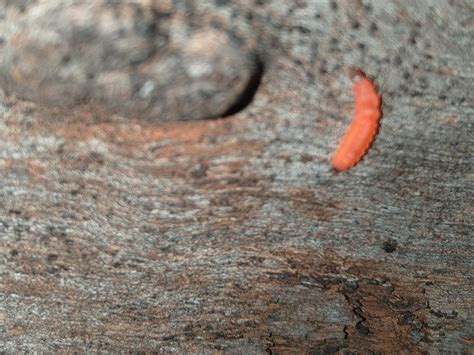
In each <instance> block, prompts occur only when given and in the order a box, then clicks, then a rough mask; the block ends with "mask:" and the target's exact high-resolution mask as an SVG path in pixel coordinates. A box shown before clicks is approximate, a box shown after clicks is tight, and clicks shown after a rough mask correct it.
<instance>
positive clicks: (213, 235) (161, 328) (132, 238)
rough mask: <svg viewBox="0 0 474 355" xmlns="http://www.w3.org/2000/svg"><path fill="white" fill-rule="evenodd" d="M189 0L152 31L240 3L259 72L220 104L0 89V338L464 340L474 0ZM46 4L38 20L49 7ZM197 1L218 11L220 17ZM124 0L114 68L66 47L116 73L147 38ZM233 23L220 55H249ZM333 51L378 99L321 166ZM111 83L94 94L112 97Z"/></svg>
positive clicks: (205, 32)
mask: <svg viewBox="0 0 474 355" xmlns="http://www.w3.org/2000/svg"><path fill="white" fill-rule="evenodd" d="M20 3H21V4H23V5H24V6H26V8H28V7H29V6H35V5H34V4H35V3H41V2H40V1H37V2H35V1H30V2H28V1H26V2H25V1H21V2H16V1H0V4H2V5H3V6H5V4H9V5H8V7H9V8H10V9H9V10H8V11H14V10H12V7H13V6H18V5H19V4H20ZM44 3H50V2H44ZM51 3H52V2H51ZM81 3H85V2H81ZM127 3H128V2H127ZM150 3H152V2H150ZM167 3H170V4H171V2H168V1H156V4H167ZM196 3H197V2H196ZM21 4H20V5H21ZM143 4H145V2H143ZM190 4H191V2H190V1H176V2H174V4H171V5H172V6H188V5H190ZM171 5H170V6H171ZM124 6H125V5H124ZM127 6H129V5H126V6H125V8H124V9H123V11H124V14H126V13H128V12H127V11H128V10H126V8H127ZM163 6H164V5H163ZM196 6H197V10H196V12H195V14H196V16H195V17H194V19H193V20H192V21H191V24H190V23H188V22H187V20H184V21H183V22H181V24H179V25H176V26H177V27H174V28H173V29H171V28H170V29H169V30H168V32H167V33H168V34H169V36H171V37H172V36H178V35H179V33H187V31H188V30H187V29H189V28H191V29H192V28H194V27H193V26H194V25H193V24H192V22H193V21H194V23H197V24H200V23H202V24H203V25H202V26H197V27H199V28H200V30H199V31H194V30H192V31H191V32H190V33H189V34H185V35H184V38H186V39H189V40H191V39H193V38H195V36H204V37H206V36H211V37H212V36H218V37H219V36H223V35H224V34H225V35H226V36H229V37H228V38H234V37H233V35H232V33H237V31H238V30H239V28H241V26H242V25H243V24H247V26H249V28H251V31H250V32H249V33H251V34H252V36H254V37H255V39H256V40H255V41H256V43H257V47H256V51H257V52H258V53H259V55H260V59H261V60H262V62H263V67H264V75H263V78H262V81H261V84H260V86H259V87H258V90H257V92H256V95H255V96H254V99H253V101H252V102H251V103H250V104H249V105H248V106H246V107H245V108H244V109H243V110H241V111H239V112H238V113H236V114H234V115H231V116H229V117H226V118H223V119H215V120H193V121H187V122H183V121H171V122H170V121H169V122H162V121H159V120H143V119H142V117H141V116H140V115H138V114H137V115H136V116H135V115H129V116H128V115H122V116H119V115H114V114H112V113H111V112H114V110H113V109H111V108H110V107H109V106H107V105H104V104H103V102H102V103H101V102H93V103H90V104H88V105H85V106H80V105H79V106H76V105H72V108H70V109H67V110H64V109H62V110H58V109H56V106H55V105H52V104H51V105H43V104H41V105H38V104H35V103H31V102H28V101H20V100H19V99H16V98H14V97H13V96H9V95H3V96H0V236H1V238H0V350H2V351H6V352H7V353H11V352H14V351H22V350H26V351H79V352H83V351H106V352H114V353H115V352H119V351H138V350H142V351H158V352H163V353H172V352H177V353H220V352H223V353H230V354H232V353H234V354H265V353H271V354H292V353H295V354H301V353H308V354H320V353H326V354H330V353H337V352H339V353H344V354H347V353H362V354H366V353H372V354H393V353H400V352H401V351H402V350H404V351H405V352H406V353H410V354H421V353H426V352H427V353H430V354H468V353H470V352H472V344H473V329H474V324H473V317H472V314H473V312H472V304H473V297H472V294H473V286H472V285H473V278H472V267H473V256H474V255H473V247H474V246H473V240H472V230H473V227H474V221H473V215H474V209H473V206H474V199H473V194H474V186H473V176H474V170H473V169H474V160H473V159H474V158H473V157H474V154H473V146H472V138H473V133H474V130H473V120H472V117H473V115H474V112H473V111H474V110H473V102H472V92H474V87H473V76H474V73H473V68H472V65H471V62H472V58H473V55H472V48H473V45H472V31H473V27H472V26H473V24H472V11H473V9H472V5H470V4H469V2H468V1H462V0H460V1H424V0H423V1H422V0H419V1H409V2H408V1H402V0H392V1H383V2H382V1H365V0H364V1H345V0H338V1H322V0H321V1H320V0H305V1H300V0H295V1H283V0H281V1H277V0H267V1H254V0H251V1H250V0H239V1H223V0H215V1H212V2H211V1H202V2H201V1H199V3H198V4H197V5H196ZM204 10H206V11H204ZM15 11H17V10H15ZM22 11H27V10H22ZM64 11H66V10H64ZM69 11H72V10H69ZM121 11H122V10H121ZM145 13H146V11H145ZM57 14H58V16H56V18H50V19H48V20H50V21H53V22H55V21H57V23H63V22H62V21H64V19H62V18H61V15H62V13H61V12H58V13H57ZM63 15H64V16H68V15H67V14H66V13H64V14H63ZM124 16H125V15H124ZM127 16H128V15H127ZM130 16H131V15H130ZM144 16H145V15H144ZM146 16H148V15H146ZM146 16H145V17H146ZM150 16H151V15H150ZM200 16H202V18H203V20H202V21H203V22H201V20H200V19H201V17H200ZM210 17H219V18H222V19H223V22H222V23H221V25H219V26H220V29H219V30H217V32H216V30H215V29H216V27H212V26H211V24H209V25H207V23H206V22H205V21H206V20H205V19H206V18H210ZM0 18H2V17H1V16H0ZM64 18H65V17H64ZM125 18H126V17H124V23H120V26H124V31H125V32H124V33H125V34H126V35H127V36H137V38H136V41H135V43H137V47H136V48H135V50H134V51H130V50H129V49H128V48H126V47H124V48H125V49H123V48H122V47H121V45H120V44H119V43H110V44H109V43H107V42H105V43H104V46H107V45H110V46H111V48H115V49H114V50H115V51H117V55H115V56H114V60H116V61H117V62H116V63H117V66H116V68H115V69H114V70H116V71H118V72H115V73H112V74H111V73H110V72H108V73H105V72H102V69H104V68H100V65H101V62H100V61H99V62H97V63H93V62H88V60H87V58H85V57H84V58H82V57H81V58H82V59H80V60H79V62H77V63H75V64H74V65H85V66H87V65H90V66H91V67H93V65H96V64H97V65H98V66H99V67H97V68H98V69H94V70H95V73H96V74H97V77H95V78H96V79H97V80H99V79H100V78H101V80H102V81H100V80H99V81H98V82H101V83H102V85H105V86H107V85H108V84H107V83H109V82H110V83H118V82H121V80H122V79H121V78H122V75H124V72H120V70H121V69H120V68H121V62H120V61H124V62H125V63H131V62H135V61H141V60H142V59H143V58H145V57H146V56H148V55H150V53H153V51H155V52H156V48H157V47H156V46H158V44H157V43H154V44H150V43H149V42H148V40H153V41H155V40H156V41H161V39H160V37H159V36H156V37H155V36H152V37H151V38H150V39H147V38H148V37H146V36H147V35H146V34H144V35H143V36H145V37H141V36H142V35H140V34H135V32H133V31H132V32H129V31H128V28H129V27H127V26H126V25H125V22H126V21H125ZM26 20H27V19H26V18H25V21H26ZM45 20H46V19H45ZM0 21H5V20H4V18H2V20H0ZM127 21H128V20H127ZM163 21H164V23H166V21H168V20H163ZM55 23H56V22H55ZM127 23H128V22H127ZM205 23H206V24H205ZM204 24H205V25H204ZM20 25H21V24H18V26H20ZM3 26H4V25H3ZM31 26H40V23H35V24H31ZM160 26H161V25H160ZM163 26H165V25H164V24H163ZM3 28H4V27H3ZM160 31H163V30H162V27H159V30H158V33H161V32H160ZM76 35H77V33H76ZM1 36H3V37H4V35H3V34H1ZM6 36H7V37H8V34H7V35H6ZM45 36H46V35H45ZM72 37H74V36H72ZM51 38H52V37H51ZM140 38H142V39H143V40H140ZM206 38H207V37H206ZM219 38H220V37H219ZM241 38H245V36H243V37H241ZM163 41H166V37H163ZM233 41H237V42H239V41H238V40H237V39H235V38H234V39H233V40H232V43H234V42H233ZM18 43H25V42H18ZM51 43H55V44H57V45H58V46H62V45H64V44H63V43H62V42H61V41H58V42H55V41H53V42H51ZM160 43H161V42H160ZM186 43H188V42H186ZM223 43H227V42H225V41H224V42H223ZM239 43H240V42H239ZM244 43H246V42H245V40H244V41H243V42H242V46H243V47H241V46H240V45H235V49H234V50H235V51H237V52H238V53H240V54H238V55H237V57H239V55H242V56H243V58H247V57H246V56H247V54H246V53H247V52H246V50H243V49H241V48H246V47H245V46H246V45H245V44H244ZM2 45H3V46H5V45H8V46H9V45H10V44H6V42H5V40H4V41H2ZM224 45H226V44H224ZM149 46H151V47H152V48H151V49H150V47H149ZM231 46H232V48H234V44H232V45H231ZM55 48H56V47H55ZM71 48H72V49H74V47H68V49H67V50H71ZM91 48H92V47H91ZM191 48H192V46H191V45H189V44H186V45H184V46H183V47H176V48H175V50H176V51H177V52H176V53H183V51H184V52H185V51H191ZM35 50H36V49H35ZM91 50H92V49H91ZM122 50H123V51H122ZM7 52H8V51H7ZM8 53H9V54H8V55H7V57H8V56H11V52H8ZM26 53H27V52H25V56H26ZM47 53H49V54H50V55H51V56H52V55H53V54H54V53H56V54H54V55H57V53H59V52H56V51H54V50H52V51H50V52H48V51H47ZM45 55H46V54H45ZM103 55H104V56H107V54H106V53H105V52H104V54H103ZM8 58H10V59H8V60H11V61H12V63H13V62H14V58H12V57H8ZM1 60H2V63H3V64H2V65H5V60H6V59H4V58H2V59H1ZM17 60H18V62H17V65H20V63H26V62H25V61H27V60H29V59H28V57H27V56H26V57H21V58H20V57H19V58H18V59H17ZM40 60H46V58H43V59H41V58H40ZM48 60H58V61H59V60H60V59H57V58H56V57H52V58H48ZM74 60H75V59H74V56H71V58H70V61H71V62H70V63H71V65H73V63H74ZM206 60H207V59H206ZM145 62H146V61H145ZM145 62H144V63H140V64H137V70H138V71H140V70H148V69H145V68H149V67H148V66H147V65H148V64H150V63H148V62H147V64H146V65H145ZM40 63H42V62H40ZM176 63H177V64H176V65H183V66H189V65H193V62H179V61H178V62H176ZM180 63H181V64H180ZM222 63H224V64H223V65H224V67H223V68H225V66H226V65H227V64H225V60H224V62H222ZM23 65H24V64H23ZM40 65H42V64H40ZM127 65H128V64H127ZM130 65H132V66H133V65H135V64H130ZM142 65H143V66H142ZM153 65H157V66H158V68H159V67H160V65H161V64H160V63H159V62H156V63H155V64H153ZM153 65H152V66H153ZM350 66H355V67H359V68H362V69H363V70H364V71H365V72H366V73H367V74H368V75H369V76H372V77H374V78H375V81H376V83H377V85H378V87H379V90H380V92H381V94H382V95H383V105H384V106H383V111H384V117H383V119H382V121H381V128H380V131H379V134H378V136H377V138H376V139H375V141H374V144H373V145H372V147H371V149H370V151H369V152H368V154H367V155H366V156H365V157H364V158H363V159H362V161H361V162H360V163H359V164H357V166H355V167H354V168H352V169H350V170H348V171H346V172H343V173H335V172H334V171H333V170H332V169H331V168H330V164H329V160H330V158H331V156H332V153H333V151H334V149H335V148H336V146H337V144H338V140H339V137H341V135H342V134H343V132H344V130H345V129H346V127H347V125H348V123H349V122H350V120H351V118H352V111H353V106H352V105H353V100H352V93H351V82H350V80H349V78H348V76H347V70H346V69H347V68H349V67H350ZM231 67H232V65H231ZM3 68H4V67H3ZM22 68H24V67H22ZM94 68H95V67H94ZM138 68H139V69H138ZM22 70H23V69H22ZM150 70H151V69H150ZM157 70H158V71H159V70H160V69H157ZM173 70H175V69H173ZM21 73H23V72H21ZM222 73H223V74H224V75H225V74H226V73H228V72H227V70H223V71H222ZM239 73H240V72H239ZM169 74H170V75H175V76H176V75H177V76H179V70H178V69H176V72H174V71H173V72H171V73H169ZM35 75H43V74H40V73H35ZM44 75H46V74H44ZM48 75H49V74H48ZM55 75H57V74H54V75H53V77H54V78H56V76H55ZM114 75H117V76H114ZM245 75H246V74H245ZM46 78H49V77H48V76H47V75H46ZM140 78H142V77H141V76H140V75H139V76H138V79H137V80H138V82H139V83H141V82H140V80H141V79H140ZM4 79H5V78H4ZM10 79H11V78H10ZM10 79H8V80H10ZM55 80H56V79H54V80H52V81H51V82H48V83H50V84H51V85H52V86H51V87H50V89H49V90H50V91H47V90H45V92H44V93H41V95H49V96H48V98H50V99H56V100H59V102H60V101H61V99H65V100H66V99H68V98H72V97H74V95H75V93H76V91H75V90H78V91H77V92H80V90H82V89H80V86H77V85H80V81H78V82H77V83H75V84H74V85H72V84H71V85H70V86H68V87H70V91H67V92H65V93H67V94H65V95H62V97H59V96H56V94H54V92H55V91H54V90H55V89H54V85H55V84H57V85H58V87H59V85H69V83H67V82H64V83H62V82H61V81H60V80H59V81H57V82H56V81H55ZM84 80H85V81H86V82H87V81H88V80H90V79H88V78H87V76H86V77H85V78H84ZM182 80H184V81H186V80H187V79H186V78H185V77H183V79H182ZM145 83H146V82H145ZM163 83H166V84H163V85H165V86H166V87H168V86H167V85H168V84H167V83H168V82H166V81H165V82H163ZM2 85H7V86H8V88H7V91H9V92H10V90H11V91H14V87H13V86H15V85H23V83H20V82H15V83H12V82H11V81H8V82H7V83H6V82H5V81H4V82H2ZM24 85H25V86H21V88H22V90H24V91H23V92H24V93H25V95H32V96H31V99H33V96H34V95H39V94H38V92H37V91H28V90H30V88H33V86H31V85H32V84H31V83H24ZM48 85H49V84H48ZM170 85H171V84H170ZM112 87H116V89H117V92H118V93H111V92H107V90H105V91H103V95H104V97H103V98H102V99H103V100H105V101H107V100H108V98H109V96H107V95H110V97H111V98H113V97H115V95H122V94H123V95H125V96H124V97H127V96H126V95H128V94H127V92H128V91H127V90H129V89H128V88H126V87H122V86H120V85H118V84H117V85H115V84H114V85H112ZM150 87H151V86H148V87H146V88H147V90H145V89H143V90H144V92H148V91H149V90H148V89H149V88H150ZM17 88H20V86H18V87H17ZM141 88H143V86H142V87H141ZM169 88H170V90H172V89H173V88H174V87H173V86H172V85H171V86H170V87H169ZM90 90H92V92H94V91H93V90H94V89H93V87H92V88H91V89H90ZM151 92H153V90H152V91H151ZM153 95H154V94H153ZM25 97H26V96H25ZM45 97H46V96H45ZM198 101H199V100H197V101H192V105H197V107H201V108H202V106H200V105H205V104H206V103H199V102H198ZM137 102H138V101H137ZM137 105H138V103H137ZM133 110H135V108H133ZM133 110H132V111H133ZM136 110H137V112H138V111H139V106H136ZM167 110H168V111H167V112H174V111H173V110H174V109H173V108H169V109H167ZM183 110H184V111H183V112H185V113H186V114H187V113H188V112H189V111H186V110H187V109H184V108H183ZM163 112H164V111H163ZM176 112H179V111H176ZM202 112H204V111H202Z"/></svg>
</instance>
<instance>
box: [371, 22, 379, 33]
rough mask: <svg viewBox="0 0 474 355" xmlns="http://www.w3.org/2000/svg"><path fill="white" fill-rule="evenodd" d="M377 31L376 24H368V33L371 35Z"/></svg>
mask: <svg viewBox="0 0 474 355" xmlns="http://www.w3.org/2000/svg"><path fill="white" fill-rule="evenodd" d="M378 30H379V28H378V26H377V24H376V23H375V22H372V23H371V24H370V28H369V31H370V32H371V33H375V32H377V31H378Z"/></svg>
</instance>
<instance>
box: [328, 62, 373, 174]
mask: <svg viewBox="0 0 474 355" xmlns="http://www.w3.org/2000/svg"><path fill="white" fill-rule="evenodd" d="M350 75H351V77H352V80H353V82H354V84H353V86H352V91H353V93H354V101H355V114H354V119H353V120H352V122H351V124H350V125H349V128H348V129H347V131H346V133H345V134H344V136H343V137H342V139H341V142H340V143H339V147H338V148H337V150H336V152H335V153H334V156H333V158H332V162H331V165H332V166H333V168H334V169H336V170H338V171H342V170H346V169H349V168H351V167H352V166H354V165H355V164H357V162H358V161H359V160H360V159H362V157H363V156H364V154H365V153H366V152H367V150H368V149H369V146H370V144H371V143H372V141H373V140H374V137H375V135H376V134H377V130H378V128H379V121H380V118H381V117H382V110H381V105H382V99H381V97H380V94H379V93H378V91H377V88H376V87H375V84H374V83H373V82H372V81H371V80H370V79H369V78H367V76H366V75H365V74H364V73H363V72H362V71H361V70H357V69H352V70H351V73H350Z"/></svg>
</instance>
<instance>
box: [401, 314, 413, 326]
mask: <svg viewBox="0 0 474 355" xmlns="http://www.w3.org/2000/svg"><path fill="white" fill-rule="evenodd" d="M414 319H415V316H414V315H413V313H411V312H406V313H404V314H402V315H401V317H400V318H399V319H398V324H400V325H407V324H410V323H411V322H413V320H414Z"/></svg>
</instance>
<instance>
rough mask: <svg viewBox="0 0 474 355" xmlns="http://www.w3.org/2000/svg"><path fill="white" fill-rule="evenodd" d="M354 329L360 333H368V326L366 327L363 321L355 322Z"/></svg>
mask: <svg viewBox="0 0 474 355" xmlns="http://www.w3.org/2000/svg"><path fill="white" fill-rule="evenodd" d="M356 329H357V331H358V332H359V334H362V335H367V334H369V327H367V325H366V324H365V323H364V322H359V323H357V324H356Z"/></svg>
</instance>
